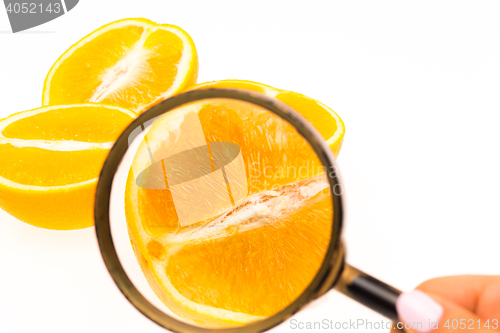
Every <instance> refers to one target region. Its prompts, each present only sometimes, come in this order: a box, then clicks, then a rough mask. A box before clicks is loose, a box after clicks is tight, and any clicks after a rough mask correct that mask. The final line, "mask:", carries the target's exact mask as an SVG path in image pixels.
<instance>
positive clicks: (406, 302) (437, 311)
mask: <svg viewBox="0 0 500 333" xmlns="http://www.w3.org/2000/svg"><path fill="white" fill-rule="evenodd" d="M396 310H397V311H398V315H399V317H400V318H401V319H402V320H403V321H404V322H405V323H408V325H412V329H413V330H414V331H416V332H421V333H427V332H430V331H432V328H433V327H435V326H434V325H435V323H436V322H437V321H438V320H439V319H441V317H442V316H443V312H444V310H443V307H442V306H441V305H440V304H439V303H438V302H436V301H435V300H434V299H433V298H432V297H430V296H429V295H427V294H426V293H424V292H422V291H420V290H414V291H410V292H408V293H403V294H401V295H399V297H398V299H397V301H396ZM420 323H421V324H420Z"/></svg>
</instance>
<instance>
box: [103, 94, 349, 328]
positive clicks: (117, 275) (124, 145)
mask: <svg viewBox="0 0 500 333" xmlns="http://www.w3.org/2000/svg"><path fill="white" fill-rule="evenodd" d="M214 98H228V99H235V100H240V101H244V102H249V103H253V104H255V105H258V106H261V107H263V108H266V109H268V110H269V111H271V112H273V113H275V114H277V115H278V116H280V117H281V118H283V119H285V120H286V121H288V122H289V123H290V124H291V125H293V126H294V127H295V128H296V129H297V131H298V132H299V133H300V134H301V135H302V136H303V138H304V139H306V140H307V141H308V142H309V144H310V145H311V147H312V148H313V149H314V151H315V152H316V154H317V155H318V158H319V159H320V161H321V162H322V163H323V165H324V167H325V168H326V170H328V172H327V178H328V181H329V183H330V191H331V197H332V204H333V221H336V223H333V225H332V234H331V241H330V246H329V249H328V251H327V253H326V255H325V259H324V261H323V263H322V265H321V267H320V269H319V270H318V273H317V274H316V276H315V278H314V279H313V281H312V282H311V283H310V284H309V286H308V287H307V288H306V289H305V291H304V292H303V293H302V294H301V295H300V296H299V297H298V298H297V299H296V300H295V301H294V302H292V303H291V304H290V305H289V306H288V307H286V308H285V309H283V310H282V311H280V312H278V313H276V314H275V315H273V316H271V317H269V318H266V319H263V320H260V321H257V322H253V323H250V324H248V325H244V326H240V327H231V328H221V329H210V328H204V327H198V326H194V325H190V324H187V323H184V322H181V321H179V320H177V319H174V318H173V317H171V316H169V315H167V314H166V313H164V312H163V311H161V310H159V309H158V308H156V307H155V306H154V305H153V304H152V303H150V302H149V301H148V300H147V299H146V298H145V297H144V296H143V295H142V294H141V293H140V292H139V291H138V290H137V288H136V287H135V286H134V284H133V283H132V281H131V280H130V279H129V277H128V276H127V274H126V273H125V270H124V268H123V266H122V265H121V263H120V260H119V258H118V255H117V252H116V249H115V247H114V242H113V238H112V235H111V227H110V220H109V206H110V195H111V187H112V183H113V178H114V175H115V173H116V171H117V170H118V166H119V165H120V163H121V160H122V158H123V156H124V155H125V153H126V151H127V149H128V145H129V141H128V140H129V136H130V135H131V134H132V131H133V130H134V129H136V128H138V127H140V126H141V124H144V123H145V122H146V121H148V120H151V119H153V118H155V117H157V116H160V115H162V114H164V113H166V112H169V111H171V110H173V109H175V108H177V107H180V106H182V105H185V104H187V103H192V102H195V101H199V100H204V99H214ZM341 189H342V187H341V184H340V182H339V179H338V175H337V169H336V167H335V157H334V155H333V153H332V152H331V150H330V148H329V147H328V145H327V144H326V143H325V140H324V139H323V137H322V136H321V135H320V134H319V132H318V131H317V130H316V129H315V128H314V127H313V126H312V125H311V124H310V123H309V122H308V121H307V120H306V119H305V118H304V117H302V116H301V115H300V114H299V113H298V112H296V111H295V110H293V109H292V108H290V107H289V106H287V105H285V104H284V103H282V102H280V101H279V100H277V99H274V98H271V97H268V96H266V95H263V94H261V93H258V92H254V91H247V90H240V89H226V88H207V89H200V90H192V91H188V92H185V93H181V94H179V95H176V96H173V97H170V98H168V99H166V100H164V101H162V102H161V103H159V104H157V105H155V106H153V107H151V108H150V109H149V110H147V111H146V112H144V113H142V114H141V115H140V116H139V117H138V118H136V119H135V120H134V121H133V122H132V123H131V124H130V125H129V126H128V127H127V128H126V129H125V130H124V131H123V132H122V134H121V135H120V136H119V138H118V140H117V141H116V143H115V144H114V145H113V147H112V148H111V150H110V152H109V154H108V157H107V158H106V161H105V162H104V165H103V168H102V170H101V174H100V177H99V181H98V183H97V189H96V196H95V206H94V218H95V231H96V236H97V241H98V244H99V249H100V252H101V256H102V258H103V260H104V263H105V265H106V268H107V269H108V271H109V273H110V274H111V277H112V278H113V280H114V281H115V283H116V285H117V286H118V288H119V289H120V291H121V292H122V293H123V295H124V296H125V297H126V298H127V299H128V300H129V302H130V303H132V305H134V306H135V307H136V308H137V309H138V310H139V311H140V312H141V313H142V314H144V315H145V316H146V317H148V318H149V319H151V320H152V321H154V322H156V323H157V324H158V325H160V326H162V327H164V328H166V329H168V330H171V331H174V332H193V333H198V332H200V333H202V332H203V333H204V332H227V333H233V332H235V333H236V332H240V333H241V332H262V331H265V330H268V329H270V328H272V327H274V326H276V325H279V324H280V323H282V322H283V321H285V320H286V319H288V318H289V317H291V316H292V315H293V314H295V313H296V312H297V311H299V310H300V309H301V308H302V307H303V306H304V305H306V304H307V303H308V302H310V301H311V300H312V299H314V298H315V297H316V296H317V291H318V290H319V289H320V288H321V287H322V282H323V281H324V279H325V278H326V276H327V275H328V274H329V273H331V272H330V270H331V266H332V257H333V255H334V252H335V250H336V249H337V248H338V246H340V236H341V230H342V224H343V209H342V200H341V193H342V190H341ZM342 259H343V258H340V259H339V260H342Z"/></svg>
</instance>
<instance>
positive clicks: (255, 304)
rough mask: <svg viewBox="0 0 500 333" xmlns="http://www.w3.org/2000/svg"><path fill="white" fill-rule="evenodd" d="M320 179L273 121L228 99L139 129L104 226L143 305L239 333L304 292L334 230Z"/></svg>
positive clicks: (288, 132) (314, 163) (310, 155)
mask: <svg viewBox="0 0 500 333" xmlns="http://www.w3.org/2000/svg"><path fill="white" fill-rule="evenodd" d="M332 216H333V208H332V197H331V194H330V187H329V183H328V181H327V178H326V175H325V169H324V167H323V165H322V163H321V162H320V160H319V158H318V157H317V155H316V153H315V152H314V150H313V149H312V148H311V146H310V145H309V143H308V142H307V141H306V140H305V139H304V138H303V137H302V136H301V135H300V134H299V133H298V132H297V131H296V129H295V128H294V127H293V126H292V125H290V124H289V123H288V122H287V121H285V120H283V119H282V118H280V117H279V116H277V115H276V114H274V113H272V112H271V111H269V110H266V109H263V108H262V107H259V106H256V105H253V104H250V103H247V102H242V101H239V100H232V99H206V100H202V101H197V102H193V103H191V104H187V105H184V106H182V107H179V108H177V109H175V110H173V111H170V112H167V113H165V114H163V115H161V116H159V117H156V118H155V119H152V120H150V121H148V122H146V123H144V124H142V125H141V126H140V127H137V128H136V129H135V130H134V132H133V133H132V135H131V136H130V139H129V149H128V151H127V153H126V155H125V157H124V159H123V161H122V163H121V165H120V167H119V170H118V172H117V173H116V175H115V177H114V179H113V188H112V193H111V210H110V224H111V231H112V236H113V239H114V242H115V248H116V250H117V253H118V256H119V259H120V262H121V263H122V265H123V267H124V269H125V271H126V273H127V275H128V276H129V278H130V279H131V280H132V282H133V284H134V285H135V286H136V288H137V289H138V290H139V291H140V292H141V293H142V294H143V295H144V297H145V298H146V299H147V300H148V301H149V302H151V303H153V304H154V305H155V306H156V307H157V308H158V309H160V310H162V311H164V312H165V313H167V314H169V315H170V316H172V317H174V318H176V319H178V320H181V321H184V322H187V323H190V324H193V325H197V326H201V327H207V328H221V327H234V326H240V325H245V324H248V323H251V322H254V321H257V320H261V319H264V318H267V317H269V316H272V315H274V314H276V313H277V312H278V311H280V310H283V309H284V308H286V307H287V306H288V305H290V304H291V303H292V302H293V301H294V300H296V299H297V297H299V296H300V295H301V293H303V292H304V290H305V289H306V288H307V287H308V286H309V284H310V283H311V281H312V280H313V278H314V277H315V275H316V273H317V272H318V269H319V268H320V266H321V265H322V263H323V260H324V257H325V254H326V251H327V250H328V247H329V244H330V237H331V228H332V221H333V218H332Z"/></svg>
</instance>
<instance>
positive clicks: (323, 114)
mask: <svg viewBox="0 0 500 333" xmlns="http://www.w3.org/2000/svg"><path fill="white" fill-rule="evenodd" d="M206 88H234V89H246V90H252V91H257V92H260V93H262V94H265V95H267V96H270V97H274V98H277V99H278V100H280V101H282V102H283V103H285V104H287V105H288V106H290V107H291V108H293V109H294V110H295V111H297V112H299V113H300V114H301V115H302V116H304V118H306V119H307V120H308V121H309V122H310V123H311V124H313V125H314V127H316V129H317V130H318V131H319V133H320V134H321V135H322V136H323V138H324V139H325V141H326V143H327V144H328V145H329V146H330V148H331V149H332V151H333V153H334V154H335V156H338V155H339V153H340V148H341V147H342V142H343V141H344V133H345V126H344V122H343V121H342V119H340V117H339V116H338V115H337V114H336V113H335V112H334V111H333V110H332V109H330V108H329V107H328V106H326V105H325V104H323V103H321V102H318V101H316V100H314V99H312V98H310V97H307V96H305V95H302V94H299V93H295V92H292V91H288V90H282V89H276V88H273V87H271V86H268V85H265V84H262V83H257V82H252V81H244V80H222V81H213V82H206V83H200V84H197V85H194V86H192V87H189V88H188V90H194V89H206Z"/></svg>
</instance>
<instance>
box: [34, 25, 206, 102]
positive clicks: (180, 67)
mask: <svg viewBox="0 0 500 333" xmlns="http://www.w3.org/2000/svg"><path fill="white" fill-rule="evenodd" d="M197 75H198V59H197V55H196V49H195V46H194V43H193V41H192V39H191V37H189V35H188V34H187V33H186V32H185V31H183V30H182V29H180V28H179V27H176V26H173V25H168V24H156V23H154V22H152V21H149V20H146V19H141V18H139V19H125V20H119V21H116V22H112V23H110V24H107V25H105V26H103V27H101V28H99V29H97V30H96V31H94V32H92V33H91V34H89V35H87V36H86V37H84V38H83V39H81V40H80V41H79V42H77V43H76V44H74V45H73V46H71V47H70V48H69V49H68V50H67V51H66V52H64V54H63V55H62V56H61V57H59V59H57V61H56V62H55V63H54V65H53V66H52V68H51V69H50V71H49V73H48V75H47V78H46V79H45V84H44V87H43V97H42V103H43V105H44V106H46V105H62V104H74V103H86V102H92V103H103V104H110V105H117V106H121V107H124V108H127V109H130V110H134V111H136V112H141V111H144V110H145V109H147V108H149V107H150V106H152V105H154V104H156V103H158V102H160V101H161V100H163V99H165V98H167V97H169V96H171V95H174V94H175V93H177V92H178V91H180V90H182V89H185V88H187V87H188V86H190V85H192V84H194V83H195V82H196V78H197Z"/></svg>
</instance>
